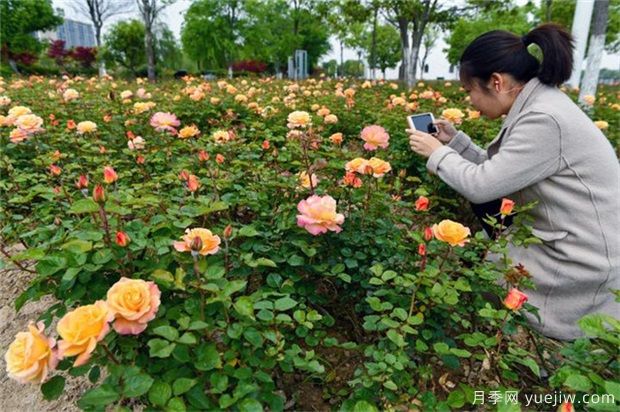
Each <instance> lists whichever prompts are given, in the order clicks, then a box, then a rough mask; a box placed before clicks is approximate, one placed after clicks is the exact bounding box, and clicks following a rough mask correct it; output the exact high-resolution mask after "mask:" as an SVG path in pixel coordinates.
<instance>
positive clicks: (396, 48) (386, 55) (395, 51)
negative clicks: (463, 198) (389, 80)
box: [366, 24, 401, 79]
mask: <svg viewBox="0 0 620 412" xmlns="http://www.w3.org/2000/svg"><path fill="white" fill-rule="evenodd" d="M375 42H376V56H375V59H374V64H372V61H369V64H371V68H373V69H374V68H378V69H380V70H381V73H382V74H383V78H384V79H385V71H386V70H387V69H393V68H395V67H396V65H397V64H398V62H399V61H400V57H401V52H400V37H399V35H398V31H396V29H395V28H394V27H393V26H391V25H389V24H382V25H380V26H377V30H376V34H375ZM366 47H367V49H368V50H371V48H372V34H370V35H368V36H367V37H366Z"/></svg>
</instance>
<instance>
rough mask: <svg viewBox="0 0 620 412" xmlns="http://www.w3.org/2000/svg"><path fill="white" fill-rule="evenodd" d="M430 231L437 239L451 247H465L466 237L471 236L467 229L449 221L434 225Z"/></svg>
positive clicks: (467, 240)
mask: <svg viewBox="0 0 620 412" xmlns="http://www.w3.org/2000/svg"><path fill="white" fill-rule="evenodd" d="M432 230H433V234H434V235H435V237H436V238H437V239H439V240H441V241H443V242H446V243H449V244H450V245H451V246H465V243H466V242H469V239H467V237H468V236H469V235H470V234H471V232H470V230H469V228H468V227H466V226H463V225H462V224H460V223H457V222H453V221H452V220H449V219H446V220H442V221H441V222H439V224H434V225H433V227H432Z"/></svg>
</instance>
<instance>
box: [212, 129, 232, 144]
mask: <svg viewBox="0 0 620 412" xmlns="http://www.w3.org/2000/svg"><path fill="white" fill-rule="evenodd" d="M213 140H215V143H226V142H228V141H229V140H231V137H230V133H228V132H227V131H226V130H216V131H215V132H214V133H213Z"/></svg>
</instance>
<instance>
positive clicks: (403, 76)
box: [398, 18, 410, 81]
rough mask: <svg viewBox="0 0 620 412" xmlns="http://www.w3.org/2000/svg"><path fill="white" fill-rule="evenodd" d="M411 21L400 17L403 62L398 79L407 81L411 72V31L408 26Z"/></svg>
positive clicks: (399, 29) (399, 27)
mask: <svg viewBox="0 0 620 412" xmlns="http://www.w3.org/2000/svg"><path fill="white" fill-rule="evenodd" d="M408 25H409V21H408V20H407V19H404V18H400V19H398V31H399V34H400V46H401V47H400V49H401V64H400V69H399V72H398V79H399V80H402V81H407V73H409V55H410V49H409V33H408V30H407V26H408Z"/></svg>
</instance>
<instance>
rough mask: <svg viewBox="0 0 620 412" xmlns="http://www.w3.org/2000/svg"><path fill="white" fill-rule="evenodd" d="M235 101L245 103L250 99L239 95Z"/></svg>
mask: <svg viewBox="0 0 620 412" xmlns="http://www.w3.org/2000/svg"><path fill="white" fill-rule="evenodd" d="M235 101H236V102H237V103H245V102H247V101H248V97H247V96H246V95H245V94H238V95H236V96H235Z"/></svg>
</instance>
